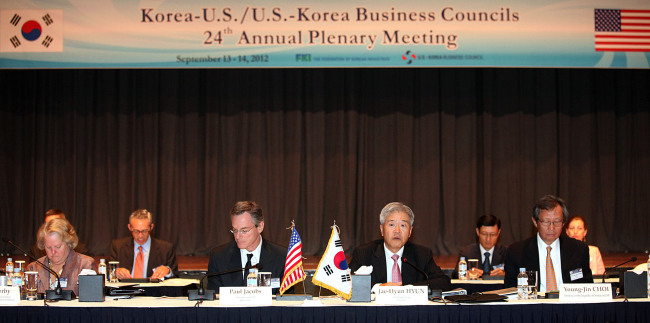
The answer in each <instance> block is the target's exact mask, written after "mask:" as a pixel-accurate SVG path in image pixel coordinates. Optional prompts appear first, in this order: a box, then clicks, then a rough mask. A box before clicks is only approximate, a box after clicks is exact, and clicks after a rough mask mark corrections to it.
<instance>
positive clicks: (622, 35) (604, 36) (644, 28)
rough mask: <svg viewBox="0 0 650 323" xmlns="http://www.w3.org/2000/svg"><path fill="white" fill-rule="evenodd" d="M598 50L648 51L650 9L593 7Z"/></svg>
mask: <svg viewBox="0 0 650 323" xmlns="http://www.w3.org/2000/svg"><path fill="white" fill-rule="evenodd" d="M594 25H595V47H596V51H599V52H605V51H606V52H650V10H623V9H595V10H594Z"/></svg>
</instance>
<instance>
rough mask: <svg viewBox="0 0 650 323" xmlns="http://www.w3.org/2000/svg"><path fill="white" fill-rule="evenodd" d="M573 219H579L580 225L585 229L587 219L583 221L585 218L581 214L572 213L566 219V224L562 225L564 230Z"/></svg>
mask: <svg viewBox="0 0 650 323" xmlns="http://www.w3.org/2000/svg"><path fill="white" fill-rule="evenodd" d="M573 220H580V221H582V226H583V227H584V228H585V230H587V221H585V218H583V217H582V215H577V214H576V215H574V216H572V217H571V218H570V219H569V220H567V221H566V224H565V225H564V231H566V229H568V228H569V224H570V223H571V222H573Z"/></svg>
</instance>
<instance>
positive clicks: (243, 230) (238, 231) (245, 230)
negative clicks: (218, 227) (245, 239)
mask: <svg viewBox="0 0 650 323" xmlns="http://www.w3.org/2000/svg"><path fill="white" fill-rule="evenodd" d="M254 228H257V226H255V227H253V228H249V229H239V230H237V229H235V228H230V233H232V234H237V233H241V234H242V235H246V234H247V233H249V232H250V231H251V230H253V229H254Z"/></svg>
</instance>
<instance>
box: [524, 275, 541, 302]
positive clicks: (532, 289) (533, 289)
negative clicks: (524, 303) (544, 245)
mask: <svg viewBox="0 0 650 323" xmlns="http://www.w3.org/2000/svg"><path fill="white" fill-rule="evenodd" d="M526 275H528V299H537V284H538V283H539V275H538V272H537V271H536V270H528V271H526Z"/></svg>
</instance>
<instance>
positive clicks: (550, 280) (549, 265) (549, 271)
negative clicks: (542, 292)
mask: <svg viewBox="0 0 650 323" xmlns="http://www.w3.org/2000/svg"><path fill="white" fill-rule="evenodd" d="M546 251H547V253H546V291H547V292H550V291H553V290H557V282H556V281H555V268H553V260H552V259H551V246H548V247H546Z"/></svg>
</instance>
